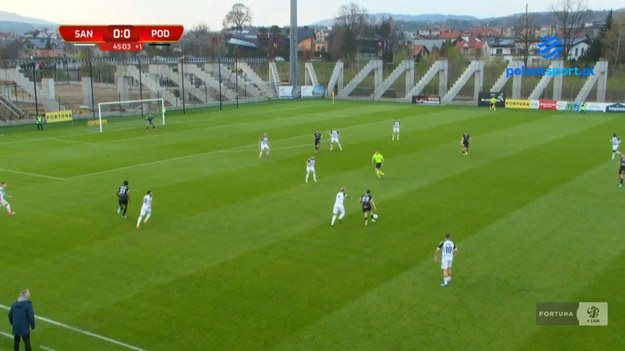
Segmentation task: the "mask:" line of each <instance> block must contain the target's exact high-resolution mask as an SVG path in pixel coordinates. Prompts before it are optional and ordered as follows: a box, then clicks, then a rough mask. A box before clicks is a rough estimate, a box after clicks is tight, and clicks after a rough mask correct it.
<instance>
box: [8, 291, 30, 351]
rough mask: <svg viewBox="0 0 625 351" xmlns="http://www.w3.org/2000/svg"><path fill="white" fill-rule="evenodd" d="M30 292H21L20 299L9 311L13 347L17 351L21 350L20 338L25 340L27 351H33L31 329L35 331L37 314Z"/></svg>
mask: <svg viewBox="0 0 625 351" xmlns="http://www.w3.org/2000/svg"><path fill="white" fill-rule="evenodd" d="M29 299H30V291H29V290H28V289H24V290H22V291H21V292H20V297H19V298H18V299H17V301H15V302H14V303H13V305H11V309H10V310H9V322H10V323H11V325H12V326H13V337H14V344H13V347H14V349H15V351H19V349H20V338H21V339H24V346H25V347H26V351H31V350H32V349H31V346H30V329H35V312H34V311H33V303H32V302H30V300H29Z"/></svg>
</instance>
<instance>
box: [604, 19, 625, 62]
mask: <svg viewBox="0 0 625 351" xmlns="http://www.w3.org/2000/svg"><path fill="white" fill-rule="evenodd" d="M603 40H604V45H605V47H606V49H607V50H606V51H607V52H606V55H605V56H606V59H608V60H609V61H612V64H613V65H614V67H618V65H619V64H620V63H622V62H624V61H625V52H623V49H622V47H621V46H623V45H625V44H624V43H623V42H624V41H625V14H622V13H619V14H616V15H615V16H614V19H613V21H612V27H611V28H610V30H608V31H607V32H606V34H605V37H604V39H603ZM610 59H611V60H610Z"/></svg>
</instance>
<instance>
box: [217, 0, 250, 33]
mask: <svg viewBox="0 0 625 351" xmlns="http://www.w3.org/2000/svg"><path fill="white" fill-rule="evenodd" d="M250 24H252V10H250V8H249V7H247V6H245V5H243V4H241V3H236V4H234V5H232V9H230V12H228V14H227V15H226V18H224V21H223V26H224V29H227V28H234V29H235V30H241V29H243V26H245V25H250Z"/></svg>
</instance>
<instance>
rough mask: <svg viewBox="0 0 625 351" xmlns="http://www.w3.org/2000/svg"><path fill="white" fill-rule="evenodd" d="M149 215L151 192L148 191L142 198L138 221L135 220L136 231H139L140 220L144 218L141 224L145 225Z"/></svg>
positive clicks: (150, 213)
mask: <svg viewBox="0 0 625 351" xmlns="http://www.w3.org/2000/svg"><path fill="white" fill-rule="evenodd" d="M151 215H152V190H148V193H147V194H146V195H145V196H144V197H143V205H141V214H139V219H137V230H139V225H140V224H141V219H142V218H143V217H144V216H145V219H144V220H143V223H146V222H147V221H148V219H150V216H151Z"/></svg>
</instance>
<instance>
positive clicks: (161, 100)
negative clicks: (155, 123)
mask: <svg viewBox="0 0 625 351" xmlns="http://www.w3.org/2000/svg"><path fill="white" fill-rule="evenodd" d="M150 102H160V103H159V105H160V108H161V117H162V118H163V125H165V100H164V99H163V98H156V99H143V100H125V101H109V102H100V103H99V104H98V122H99V125H100V133H102V106H111V105H116V106H119V108H120V111H121V110H122V106H123V105H131V104H141V110H142V111H143V104H144V103H150Z"/></svg>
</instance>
